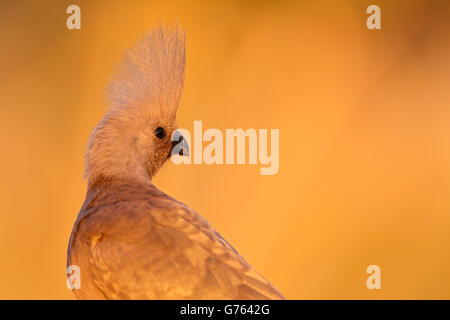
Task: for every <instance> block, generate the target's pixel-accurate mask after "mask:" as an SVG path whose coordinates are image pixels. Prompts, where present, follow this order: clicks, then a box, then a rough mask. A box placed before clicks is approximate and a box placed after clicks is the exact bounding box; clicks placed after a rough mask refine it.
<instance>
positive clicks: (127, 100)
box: [108, 25, 186, 116]
mask: <svg viewBox="0 0 450 320" xmlns="http://www.w3.org/2000/svg"><path fill="white" fill-rule="evenodd" d="M185 60H186V58H185V36H184V31H183V30H180V28H179V27H178V26H175V27H173V28H167V27H165V26H163V25H160V26H159V27H157V28H155V29H153V30H152V31H150V32H149V33H147V34H145V35H144V36H143V37H142V39H141V40H140V41H139V42H137V43H135V44H134V45H132V46H131V47H130V48H129V49H128V50H127V51H126V52H125V53H124V56H123V59H122V62H121V63H120V64H119V66H118V68H117V71H116V73H115V75H113V76H112V78H111V80H110V83H109V85H108V98H109V101H110V103H111V105H112V107H113V108H114V109H116V108H123V107H127V106H144V107H149V106H152V107H156V108H159V109H160V110H159V111H160V112H161V113H162V114H165V115H166V116H173V115H174V114H175V113H176V110H177V108H178V103H179V101H180V98H181V92H182V89H183V83H184V69H185Z"/></svg>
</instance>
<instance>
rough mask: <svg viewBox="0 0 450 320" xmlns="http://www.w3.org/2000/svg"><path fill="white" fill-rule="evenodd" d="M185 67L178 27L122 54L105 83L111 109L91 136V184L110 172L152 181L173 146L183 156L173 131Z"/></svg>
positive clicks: (181, 140)
mask: <svg viewBox="0 0 450 320" xmlns="http://www.w3.org/2000/svg"><path fill="white" fill-rule="evenodd" d="M184 69H185V44H184V33H183V32H182V31H180V30H179V29H178V28H173V29H168V28H165V27H163V26H160V27H158V28H156V29H154V30H152V31H151V32H150V33H148V34H146V35H145V36H144V37H143V38H142V39H141V41H139V42H138V43H136V44H134V45H133V46H132V47H131V48H130V49H129V50H128V51H126V52H125V54H124V57H123V59H122V62H121V64H120V65H119V67H118V69H117V71H116V72H115V74H114V76H113V77H112V78H111V81H110V83H109V86H108V93H109V101H110V103H111V107H112V108H111V110H110V111H109V112H108V113H107V114H106V115H105V117H104V118H103V119H102V121H101V122H100V123H99V125H98V126H97V127H96V128H95V129H94V131H93V133H92V135H91V137H90V139H89V143H88V148H87V153H86V169H85V176H86V177H87V178H88V181H89V183H92V182H94V181H95V180H96V179H99V178H103V177H110V176H111V177H117V178H126V179H138V180H150V179H151V178H152V177H153V175H154V174H155V173H156V172H157V171H158V169H159V168H160V167H161V166H162V165H163V164H164V162H165V161H166V160H167V159H168V158H169V157H170V155H171V154H172V152H173V151H174V150H176V152H177V153H178V154H180V155H187V152H188V148H187V144H186V141H185V139H184V137H183V136H182V135H181V134H180V133H179V132H178V131H177V130H176V128H177V124H176V111H177V108H178V104H179V101H180V98H181V92H182V89H183V82H184ZM175 146H177V147H176V148H174V147H175Z"/></svg>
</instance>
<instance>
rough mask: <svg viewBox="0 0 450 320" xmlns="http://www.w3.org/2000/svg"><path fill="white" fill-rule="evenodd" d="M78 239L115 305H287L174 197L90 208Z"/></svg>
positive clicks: (95, 277)
mask: <svg viewBox="0 0 450 320" xmlns="http://www.w3.org/2000/svg"><path fill="white" fill-rule="evenodd" d="M90 211H91V212H89V214H88V215H86V216H85V217H84V218H83V219H82V220H80V222H79V225H78V231H77V233H78V234H83V235H84V236H83V238H84V239H87V241H88V243H89V244H88V245H89V252H90V254H89V266H90V267H89V268H90V270H89V271H88V272H89V273H90V278H91V279H92V280H93V282H94V284H95V286H96V287H97V288H98V289H99V290H100V291H101V292H102V293H103V294H104V295H105V297H106V298H108V299H244V300H245V299H284V297H283V296H282V295H281V294H280V293H279V292H278V291H277V290H276V289H275V288H274V287H273V286H272V285H271V284H270V283H269V282H268V281H267V280H266V279H264V278H263V277H262V276H261V275H259V274H258V273H257V272H256V271H255V270H254V269H253V268H252V267H251V266H250V265H249V264H248V263H247V262H246V261H245V260H244V259H243V258H242V257H241V256H240V255H239V253H238V252H237V251H236V250H234V249H233V247H231V245H229V244H228V243H227V242H226V241H225V240H224V239H223V238H222V237H221V236H220V235H219V234H218V233H217V232H216V231H215V230H214V229H213V228H212V227H211V226H210V225H209V224H208V222H206V221H205V220H204V219H203V218H202V217H201V216H200V215H198V214H197V213H196V212H194V211H193V210H192V209H190V208H189V207H187V206H185V205H184V204H182V203H180V202H177V201H174V200H172V199H166V198H160V199H158V201H152V203H151V204H150V202H149V201H148V200H143V199H141V200H139V199H136V200H133V201H121V202H117V203H115V204H112V205H108V206H102V207H99V208H91V209H90Z"/></svg>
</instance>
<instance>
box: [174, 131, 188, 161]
mask: <svg viewBox="0 0 450 320" xmlns="http://www.w3.org/2000/svg"><path fill="white" fill-rule="evenodd" d="M173 155H180V156H186V157H189V145H188V143H187V141H186V139H185V137H183V135H182V134H181V133H180V131H178V130H175V131H174V132H173V133H172V150H171V151H170V156H173Z"/></svg>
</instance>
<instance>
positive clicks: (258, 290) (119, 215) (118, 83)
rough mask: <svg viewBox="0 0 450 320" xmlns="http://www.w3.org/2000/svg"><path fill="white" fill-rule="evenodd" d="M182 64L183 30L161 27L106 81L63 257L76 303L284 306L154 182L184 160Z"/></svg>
mask: <svg viewBox="0 0 450 320" xmlns="http://www.w3.org/2000/svg"><path fill="white" fill-rule="evenodd" d="M185 60H186V58H185V32H184V30H183V29H182V28H181V27H179V26H178V25H175V26H169V27H167V26H165V25H162V24H160V25H159V26H157V27H154V28H153V29H151V30H150V32H148V33H146V34H144V35H143V37H142V38H141V39H140V40H139V41H137V42H136V43H134V44H133V45H131V46H130V48H129V49H128V50H126V51H125V52H124V54H123V57H122V60H121V62H120V63H119V65H118V66H117V68H116V70H115V72H114V73H113V75H112V77H111V79H110V80H109V83H108V85H107V93H108V101H109V104H110V106H109V107H110V108H109V110H108V111H107V113H106V114H105V116H104V117H103V118H102V120H101V121H100V122H99V124H98V125H97V126H96V127H95V128H94V129H93V131H92V133H91V135H90V137H89V140H88V143H87V150H86V153H85V171H84V176H85V178H86V179H87V192H86V198H85V201H84V203H83V206H82V208H81V210H80V212H79V214H78V216H77V218H76V221H75V223H74V226H73V229H72V232H71V235H70V240H69V246H68V251H67V265H68V266H73V265H75V266H78V267H79V270H80V277H81V281H80V287H79V288H72V291H73V293H74V295H75V298H76V299H87V300H102V299H108V300H116V299H120V300H122V299H123V300H128V299H130V300H131V299H132V300H135V299H136V300H190V299H195V300H203V299H208V300H210V299H213V300H233V299H240V300H256V299H257V300H260V299H268V300H269V299H270V300H271V299H285V297H284V296H283V295H282V294H281V293H280V292H279V291H278V290H277V289H275V287H274V286H273V285H272V284H271V283H270V282H269V281H267V280H266V279H265V278H264V277H263V276H262V275H260V274H259V273H258V272H257V271H256V270H255V269H254V268H253V267H252V266H251V265H250V264H249V263H248V262H247V261H246V260H245V259H244V258H243V257H242V256H241V255H240V254H239V253H238V251H236V250H235V249H234V248H233V247H232V246H231V245H230V244H229V243H228V242H227V241H226V240H225V239H224V238H223V237H222V236H221V235H220V234H219V233H218V232H217V231H216V230H215V229H214V228H213V227H212V226H211V225H210V224H209V223H208V222H207V221H206V220H205V219H204V218H203V217H202V216H201V215H199V214H198V213H197V212H195V211H194V210H193V209H191V208H190V207H188V206H187V205H186V204H184V203H182V202H180V201H177V200H176V199H174V198H172V197H171V196H169V195H167V194H165V193H164V192H162V191H161V190H159V189H158V188H157V187H156V186H155V185H154V184H153V182H152V178H153V177H154V176H155V174H156V173H157V172H158V170H159V169H160V168H161V167H162V165H163V164H164V163H165V162H166V161H167V160H168V159H169V158H170V156H171V155H172V154H174V153H176V154H177V155H178V156H184V155H187V154H188V153H189V146H188V145H187V143H186V139H184V137H183V136H182V134H180V133H179V131H178V130H177V122H176V111H177V109H178V105H179V102H180V98H181V93H182V89H183V84H184V74H185V64H186V63H185ZM174 137H175V138H174ZM175 147H177V148H175ZM174 150H175V151H174Z"/></svg>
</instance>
